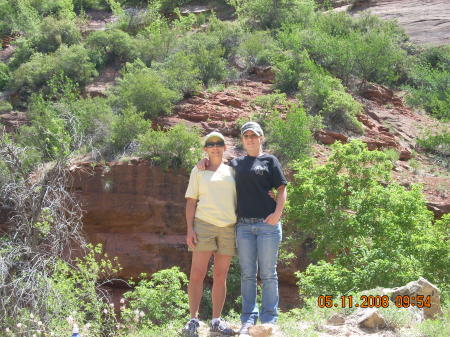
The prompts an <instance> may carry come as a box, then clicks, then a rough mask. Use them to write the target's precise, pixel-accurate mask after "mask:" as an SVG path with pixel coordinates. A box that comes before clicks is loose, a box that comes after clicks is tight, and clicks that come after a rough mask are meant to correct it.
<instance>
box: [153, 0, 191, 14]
mask: <svg viewBox="0 0 450 337" xmlns="http://www.w3.org/2000/svg"><path fill="white" fill-rule="evenodd" d="M149 2H150V3H153V5H154V6H155V7H156V8H157V9H158V10H159V11H160V12H161V13H164V14H169V13H172V12H173V11H174V9H175V8H177V7H181V6H183V5H184V4H186V3H188V2H189V0H151V1H149Z"/></svg>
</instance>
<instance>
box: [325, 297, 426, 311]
mask: <svg viewBox="0 0 450 337" xmlns="http://www.w3.org/2000/svg"><path fill="white" fill-rule="evenodd" d="M393 302H394V304H395V306H397V307H398V308H409V307H414V306H415V307H418V308H430V307H431V296H430V295H428V296H424V295H414V296H409V295H398V296H396V297H395V299H394V301H393ZM390 304H391V301H390V299H389V296H387V295H361V296H360V297H359V300H358V301H356V299H354V298H353V296H352V295H347V296H345V295H344V296H340V297H338V298H337V299H336V300H335V299H334V297H333V296H332V295H320V296H318V297H317V305H318V307H319V308H333V307H341V308H358V307H359V308H387V307H389V305H390Z"/></svg>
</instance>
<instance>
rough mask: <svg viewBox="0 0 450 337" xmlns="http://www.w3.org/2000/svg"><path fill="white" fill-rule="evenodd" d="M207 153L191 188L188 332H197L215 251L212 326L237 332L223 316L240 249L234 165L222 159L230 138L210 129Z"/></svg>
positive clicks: (188, 334) (189, 336)
mask: <svg viewBox="0 0 450 337" xmlns="http://www.w3.org/2000/svg"><path fill="white" fill-rule="evenodd" d="M203 149H204V151H205V152H206V153H207V154H208V159H209V161H208V165H207V166H206V169H205V170H199V169H198V168H197V167H194V168H193V169H192V171H191V175H190V179H189V185H188V188H187V191H186V195H185V197H186V223H187V236H186V242H187V245H188V247H189V250H190V251H192V265H191V273H190V279H189V287H188V294H189V311H190V314H191V319H190V320H189V322H188V323H187V324H186V326H185V327H184V329H183V335H184V336H186V337H197V336H198V332H197V330H198V327H199V320H198V311H199V306H200V301H201V298H202V295H203V281H204V279H205V276H206V273H207V271H208V264H209V260H210V258H211V256H214V272H213V287H212V305H213V308H212V309H213V312H212V321H211V327H210V331H211V332H217V333H220V334H221V335H234V331H233V330H232V329H230V328H229V326H228V324H227V323H226V322H225V321H224V320H223V319H221V318H220V316H221V313H222V309H223V305H224V302H225V297H226V289H227V288H226V281H227V275H228V269H229V266H230V263H231V259H232V257H233V256H234V255H235V254H236V246H235V223H236V184H235V180H234V172H233V169H232V168H231V167H230V166H228V165H225V164H223V162H222V158H223V153H224V151H225V149H226V147H225V138H224V137H223V135H222V134H221V133H219V132H211V133H210V134H208V135H207V136H206V137H205V138H204V147H203Z"/></svg>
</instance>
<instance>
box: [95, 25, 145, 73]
mask: <svg viewBox="0 0 450 337" xmlns="http://www.w3.org/2000/svg"><path fill="white" fill-rule="evenodd" d="M86 45H87V47H88V48H89V51H90V54H91V59H92V60H93V62H94V63H95V64H96V65H97V66H103V65H105V64H108V63H110V62H114V61H115V62H116V63H119V64H120V63H124V62H131V61H133V60H135V59H136V58H137V57H138V55H139V51H138V49H137V44H136V41H135V40H134V39H133V38H132V37H131V36H130V35H128V34H127V33H125V32H124V31H121V30H118V29H111V30H106V31H96V32H93V33H91V34H90V35H89V36H88V38H87V40H86Z"/></svg>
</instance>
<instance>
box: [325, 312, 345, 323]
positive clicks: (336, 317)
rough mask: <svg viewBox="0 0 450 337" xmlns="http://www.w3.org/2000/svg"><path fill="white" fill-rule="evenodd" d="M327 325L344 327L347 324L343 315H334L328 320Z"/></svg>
mask: <svg viewBox="0 0 450 337" xmlns="http://www.w3.org/2000/svg"><path fill="white" fill-rule="evenodd" d="M327 323H328V324H330V325H343V324H344V323H345V317H344V316H343V315H341V314H334V315H333V316H331V317H330V318H329V319H328V320H327Z"/></svg>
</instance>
